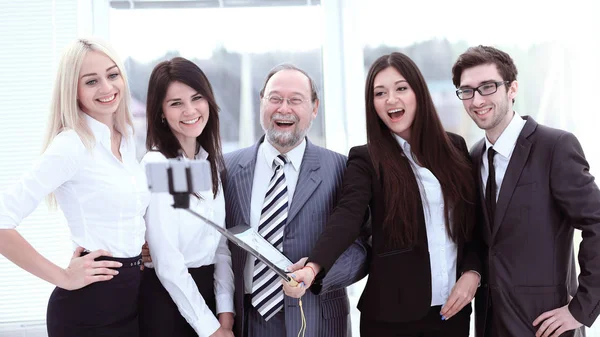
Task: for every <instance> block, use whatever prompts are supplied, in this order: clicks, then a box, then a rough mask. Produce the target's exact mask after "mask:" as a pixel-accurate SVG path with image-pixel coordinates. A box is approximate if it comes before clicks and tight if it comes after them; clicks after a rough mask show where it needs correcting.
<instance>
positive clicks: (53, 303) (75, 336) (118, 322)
mask: <svg viewBox="0 0 600 337" xmlns="http://www.w3.org/2000/svg"><path fill="white" fill-rule="evenodd" d="M99 260H111V261H119V262H121V263H123V266H122V267H121V268H119V269H118V270H119V274H118V275H115V277H113V278H112V279H111V280H110V281H102V282H96V283H92V284H90V285H88V286H87V287H84V288H81V289H78V290H72V291H69V290H65V289H62V288H58V287H57V288H56V289H54V291H53V292H52V295H50V299H49V301H48V311H47V312H46V326H47V329H48V337H138V336H139V324H138V312H137V303H138V295H139V287H140V280H141V271H140V264H141V256H138V257H135V258H106V257H101V258H98V259H96V261H99Z"/></svg>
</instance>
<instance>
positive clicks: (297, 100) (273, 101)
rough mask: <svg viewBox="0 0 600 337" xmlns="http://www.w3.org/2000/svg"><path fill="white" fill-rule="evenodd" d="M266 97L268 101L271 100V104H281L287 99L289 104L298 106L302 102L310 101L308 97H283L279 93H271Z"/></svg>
mask: <svg viewBox="0 0 600 337" xmlns="http://www.w3.org/2000/svg"><path fill="white" fill-rule="evenodd" d="M265 99H266V100H267V102H269V104H273V105H281V104H283V101H287V104H288V105H293V106H297V105H300V104H302V103H304V102H306V101H308V99H304V98H302V97H291V98H283V97H281V96H277V95H270V96H267V97H265Z"/></svg>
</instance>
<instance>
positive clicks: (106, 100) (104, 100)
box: [98, 94, 117, 103]
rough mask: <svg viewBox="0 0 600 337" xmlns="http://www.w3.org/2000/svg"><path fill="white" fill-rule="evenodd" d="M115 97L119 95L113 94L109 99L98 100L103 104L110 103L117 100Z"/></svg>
mask: <svg viewBox="0 0 600 337" xmlns="http://www.w3.org/2000/svg"><path fill="white" fill-rule="evenodd" d="M115 96H117V94H113V95H112V96H110V97H107V98H98V100H99V101H100V102H102V103H108V102H110V101H112V100H113V99H115Z"/></svg>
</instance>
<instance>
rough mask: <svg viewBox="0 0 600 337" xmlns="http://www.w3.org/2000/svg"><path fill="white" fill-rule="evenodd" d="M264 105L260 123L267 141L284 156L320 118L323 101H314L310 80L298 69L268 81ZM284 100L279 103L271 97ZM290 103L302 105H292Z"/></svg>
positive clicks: (288, 70)
mask: <svg viewBox="0 0 600 337" xmlns="http://www.w3.org/2000/svg"><path fill="white" fill-rule="evenodd" d="M264 95H265V96H264V97H263V98H262V99H261V103H260V112H261V118H260V122H261V123H260V124H261V126H262V128H263V130H264V131H265V133H266V138H267V140H268V141H269V143H271V144H272V145H273V146H274V147H275V148H276V149H277V150H279V151H280V152H281V153H286V152H288V151H290V150H291V149H293V148H294V147H296V146H297V145H298V144H300V143H301V142H302V140H303V139H304V137H305V136H306V134H307V133H308V131H309V130H310V127H311V125H312V122H313V120H314V119H315V117H316V116H317V110H318V107H319V101H318V100H316V101H315V102H312V101H311V87H310V81H309V79H308V77H307V76H306V75H304V74H302V73H301V72H299V71H297V70H291V69H284V70H280V71H278V72H277V73H275V74H274V75H273V76H272V77H271V78H270V79H269V81H268V82H267V85H266V86H265V91H264ZM274 96H275V97H280V98H283V101H282V102H281V103H279V104H277V103H274V102H273V101H274V100H270V99H269V98H270V97H274ZM290 102H292V103H294V102H300V103H298V104H292V105H290Z"/></svg>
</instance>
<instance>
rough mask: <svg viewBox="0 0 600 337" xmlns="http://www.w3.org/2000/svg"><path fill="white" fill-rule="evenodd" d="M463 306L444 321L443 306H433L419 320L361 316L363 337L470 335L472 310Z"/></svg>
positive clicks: (463, 336)
mask: <svg viewBox="0 0 600 337" xmlns="http://www.w3.org/2000/svg"><path fill="white" fill-rule="evenodd" d="M469 308H470V306H469V307H465V308H463V310H461V311H460V312H459V313H457V314H456V315H454V317H452V318H450V319H449V320H446V321H442V318H441V316H440V311H441V309H442V307H441V306H433V307H431V309H430V310H429V312H428V313H427V315H426V316H425V317H423V318H421V319H420V320H418V321H412V322H403V323H389V322H381V321H375V320H367V319H365V318H363V316H361V320H360V335H361V337H468V336H469V329H470V320H471V317H470V316H471V310H469Z"/></svg>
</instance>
